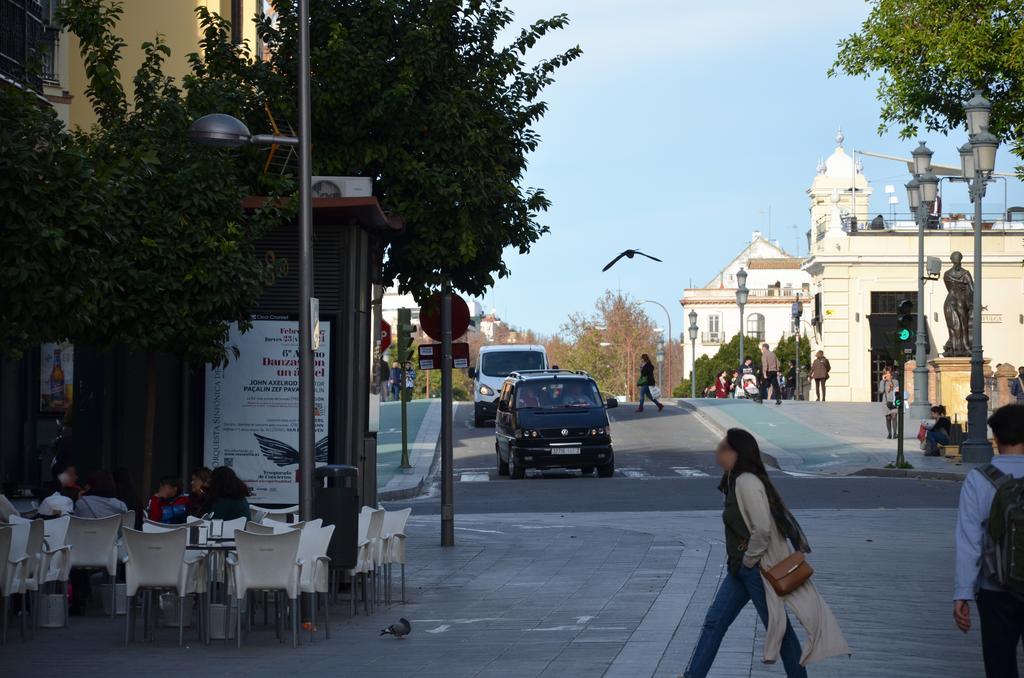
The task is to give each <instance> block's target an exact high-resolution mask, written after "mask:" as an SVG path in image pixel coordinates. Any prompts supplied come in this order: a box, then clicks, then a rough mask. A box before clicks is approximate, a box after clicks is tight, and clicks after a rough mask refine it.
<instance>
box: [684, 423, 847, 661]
mask: <svg viewBox="0 0 1024 678" xmlns="http://www.w3.org/2000/svg"><path fill="white" fill-rule="evenodd" d="M715 461H716V462H717V463H718V465H719V466H721V467H722V469H723V470H724V471H725V474H724V475H723V476H722V482H721V484H719V486H718V489H719V490H721V491H722V493H723V494H724V495H725V510H724V511H723V512H722V520H723V522H724V523H725V551H726V556H727V564H728V572H727V573H726V574H724V575H723V577H722V580H721V582H720V584H719V586H718V593H717V594H716V595H715V600H714V602H712V603H711V607H710V608H709V609H708V613H707V617H706V618H705V620H704V626H703V628H702V629H701V634H700V638H699V639H698V640H697V645H696V646H695V647H694V649H693V654H692V655H691V657H690V663H689V666H687V668H686V671H685V672H684V673H683V675H684V676H685V678H704V676H707V674H708V671H710V670H711V665H712V663H713V662H714V660H715V655H716V654H717V653H718V647H719V645H721V643H722V638H723V637H725V633H726V631H728V629H729V626H730V625H731V624H732V622H733V621H734V620H735V619H736V617H737V616H738V615H739V613H740V611H741V610H742V609H743V608H744V607H745V606H746V604H747V602H748V601H750V602H753V603H754V608H755V609H756V610H757V614H758V616H759V617H760V618H761V622H762V623H763V624H764V626H765V629H766V630H767V631H766V633H765V637H764V654H763V660H764V662H765V663H766V664H771V663H774V662H775V661H777V660H778V658H779V657H780V656H781V657H782V663H783V666H785V669H786V675H787V676H788V677H789V678H803V677H805V676H807V670H806V669H805V668H804V667H805V666H806V665H807V664H809V663H811V662H814V661H818V660H821V659H825V658H827V657H834V656H836V655H841V654H849V652H850V649H849V647H847V645H846V640H845V639H844V638H843V634H842V631H840V630H839V624H838V623H837V622H836V619H835V617H834V616H833V615H832V611H831V610H830V609H829V608H828V605H826V604H825V601H824V600H823V599H822V598H821V596H820V595H819V594H818V590H817V589H816V588H815V586H814V583H813V582H812V581H811V580H810V579H808V580H807V581H805V582H804V583H803V584H802V585H801V586H800V587H799V588H797V589H795V590H794V591H792V592H791V593H789V594H788V595H786V596H784V597H780V596H779V595H778V594H777V593H776V592H775V589H773V588H772V587H771V586H766V585H765V580H764V579H763V576H762V573H761V572H762V570H768V569H770V568H771V567H773V566H774V565H776V564H777V563H779V562H780V561H782V560H784V559H785V558H786V557H788V556H789V555H791V554H792V553H793V552H794V550H799V551H802V552H804V553H809V552H810V550H811V549H810V547H809V546H808V545H807V539H806V538H805V537H804V533H803V531H802V530H801V529H800V525H799V524H798V523H797V522H796V518H794V517H793V514H791V513H790V512H789V509H787V508H786V505H785V504H784V503H783V502H782V498H781V497H780V496H779V493H778V492H777V491H776V490H775V487H774V486H773V485H772V482H771V480H769V478H768V473H767V471H765V468H764V462H763V461H762V460H761V451H760V449H759V448H758V446H757V441H756V440H755V439H754V436H753V435H751V434H750V433H748V432H747V431H744V430H743V429H738V428H731V429H729V430H728V431H727V432H726V434H725V438H724V439H722V441H721V442H720V443H719V444H718V447H717V448H716V449H715ZM787 606H788V607H789V609H791V610H792V611H793V613H794V614H795V615H796V617H797V619H799V620H800V623H801V624H802V625H803V627H804V629H805V630H806V631H807V646H806V647H805V648H804V649H803V650H802V651H801V648H800V641H799V640H797V637H796V632H795V631H794V630H793V626H792V625H791V624H790V623H789V618H788V616H787V614H786V607H787Z"/></svg>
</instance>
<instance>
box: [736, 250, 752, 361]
mask: <svg viewBox="0 0 1024 678" xmlns="http://www.w3.org/2000/svg"><path fill="white" fill-rule="evenodd" d="M749 294H750V290H748V289H747V272H746V271H744V270H743V269H742V268H740V270H739V271H738V272H737V273H736V305H737V306H739V307H740V367H739V369H740V374H742V370H743V359H744V358H745V357H746V356H745V355H744V353H743V334H744V332H743V307H744V306H746V305H747V296H748V295H749Z"/></svg>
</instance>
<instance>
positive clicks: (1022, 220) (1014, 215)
mask: <svg viewBox="0 0 1024 678" xmlns="http://www.w3.org/2000/svg"><path fill="white" fill-rule="evenodd" d="M879 216H881V219H879V218H878V217H879ZM973 219H974V217H973V215H970V214H963V213H958V212H950V213H947V214H944V215H942V216H941V217H939V216H934V215H933V216H931V217H930V219H929V221H928V225H927V230H928V231H968V232H971V231H973V230H974V221H973ZM828 226H829V217H828V216H827V215H826V216H822V217H820V218H819V219H818V220H817V222H815V224H814V239H815V240H816V241H817V240H821V239H822V238H824V237H825V233H826V232H827V231H828ZM981 227H982V230H984V231H1024V213H1022V212H1019V211H1014V210H1013V209H1011V210H1009V212H1008V213H1007V214H1004V213H1002V212H990V213H984V214H982V216H981ZM842 230H843V232H844V233H848V234H850V235H860V234H876V233H900V232H902V233H906V232H908V231H913V232H916V231H917V222H916V221H915V220H914V215H912V214H909V213H902V214H901V213H896V214H890V215H888V216H886V215H876V216H875V217H873V218H872V219H870V220H868V221H867V222H860V221H855V220H854V219H853V217H851V216H849V215H847V216H844V217H843V218H842Z"/></svg>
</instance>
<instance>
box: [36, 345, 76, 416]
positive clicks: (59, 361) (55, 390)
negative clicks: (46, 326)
mask: <svg viewBox="0 0 1024 678" xmlns="http://www.w3.org/2000/svg"><path fill="white" fill-rule="evenodd" d="M74 368H75V349H74V346H73V345H72V344H69V343H60V344H58V343H48V344H42V345H41V346H40V347H39V412H40V413H42V414H65V413H67V412H69V411H70V410H71V403H72V400H73V395H74V393H73V391H74V383H75V379H74Z"/></svg>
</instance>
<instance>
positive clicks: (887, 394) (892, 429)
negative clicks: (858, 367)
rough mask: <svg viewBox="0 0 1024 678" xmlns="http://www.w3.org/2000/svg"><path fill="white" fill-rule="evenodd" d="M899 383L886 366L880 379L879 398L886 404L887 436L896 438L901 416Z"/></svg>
mask: <svg viewBox="0 0 1024 678" xmlns="http://www.w3.org/2000/svg"><path fill="white" fill-rule="evenodd" d="M899 389H900V386H899V383H898V382H897V381H896V378H895V377H893V375H892V370H890V369H889V368H888V367H886V368H885V369H884V370H882V378H881V379H879V380H878V399H879V400H881V401H882V403H883V404H884V405H885V431H886V436H885V437H886V438H890V439H891V438H895V437H896V435H897V433H898V431H897V430H896V429H897V428H898V426H897V423H896V418H897V417H898V416H899V411H900V410H899V408H900V406H899V400H898V397H897V396H898V395H899Z"/></svg>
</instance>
